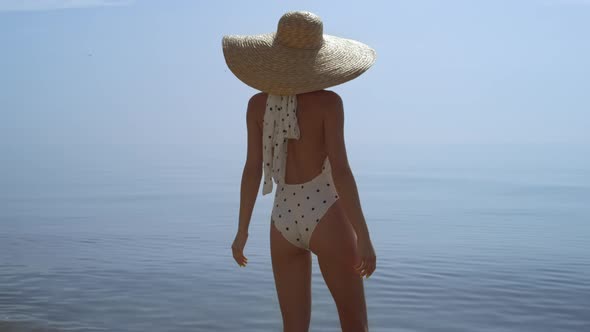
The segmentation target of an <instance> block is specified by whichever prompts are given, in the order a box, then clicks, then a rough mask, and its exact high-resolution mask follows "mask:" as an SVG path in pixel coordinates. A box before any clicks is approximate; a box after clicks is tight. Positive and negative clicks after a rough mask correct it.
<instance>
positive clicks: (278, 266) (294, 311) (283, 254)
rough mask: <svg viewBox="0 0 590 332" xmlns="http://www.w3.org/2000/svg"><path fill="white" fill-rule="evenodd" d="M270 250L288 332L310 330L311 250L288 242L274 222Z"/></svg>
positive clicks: (271, 230)
mask: <svg viewBox="0 0 590 332" xmlns="http://www.w3.org/2000/svg"><path fill="white" fill-rule="evenodd" d="M270 228H271V229H270V251H271V261H272V269H273V274H274V279H275V286H276V290H277V295H278V299H279V304H280V307H281V314H282V316H283V324H284V327H285V329H284V330H285V331H307V329H308V328H309V323H310V319H311V252H309V251H307V250H305V249H301V248H298V247H296V246H295V245H293V244H292V243H290V242H289V241H287V239H285V238H284V237H283V235H282V234H281V233H280V232H279V231H278V229H277V228H276V227H275V226H274V224H273V223H271V226H270Z"/></svg>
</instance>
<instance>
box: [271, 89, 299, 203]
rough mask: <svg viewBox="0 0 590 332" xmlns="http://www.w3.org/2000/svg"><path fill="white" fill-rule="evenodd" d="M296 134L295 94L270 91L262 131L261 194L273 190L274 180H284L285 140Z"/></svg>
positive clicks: (297, 128) (286, 142)
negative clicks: (275, 93) (262, 176)
mask: <svg viewBox="0 0 590 332" xmlns="http://www.w3.org/2000/svg"><path fill="white" fill-rule="evenodd" d="M299 137H300V132H299V124H298V122H297V95H288V96H281V95H272V94H269V95H268V98H267V100H266V109H265V111H264V124H263V131H262V145H263V150H262V159H263V160H262V161H263V170H264V186H263V188H262V194H263V195H266V194H268V193H270V192H272V189H273V179H274V181H276V183H277V185H278V184H281V183H283V182H284V178H285V170H286V167H287V146H288V139H299Z"/></svg>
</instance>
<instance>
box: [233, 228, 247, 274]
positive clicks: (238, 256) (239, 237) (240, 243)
mask: <svg viewBox="0 0 590 332" xmlns="http://www.w3.org/2000/svg"><path fill="white" fill-rule="evenodd" d="M247 240H248V232H246V231H238V233H237V234H236V238H235V239H234V243H232V245H231V250H232V253H233V255H234V259H235V260H236V263H238V265H239V266H242V267H244V266H246V264H247V263H248V258H246V256H244V247H245V246H246V241H247Z"/></svg>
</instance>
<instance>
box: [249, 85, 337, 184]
mask: <svg viewBox="0 0 590 332" xmlns="http://www.w3.org/2000/svg"><path fill="white" fill-rule="evenodd" d="M267 96H268V95H267V94H266V93H259V94H257V95H255V96H254V97H253V99H254V101H253V102H255V103H256V105H254V107H256V109H257V122H258V123H259V125H260V127H261V128H262V124H263V122H264V109H265V105H266V104H265V103H266V98H267ZM338 98H340V97H338V95H337V94H336V93H335V92H332V91H327V90H318V91H313V92H308V93H303V94H299V95H297V122H298V124H299V132H300V137H299V139H289V140H288V143H287V144H288V145H287V161H286V162H287V168H286V170H285V183H286V184H296V183H304V182H307V181H309V180H311V179H313V178H314V177H315V176H317V175H318V174H319V173H320V172H321V170H322V164H323V162H324V159H325V158H326V155H327V151H326V144H325V131H324V121H325V119H326V117H327V115H328V113H329V111H330V109H331V108H332V109H333V108H334V105H335V100H337V99H338ZM258 111H259V112H258Z"/></svg>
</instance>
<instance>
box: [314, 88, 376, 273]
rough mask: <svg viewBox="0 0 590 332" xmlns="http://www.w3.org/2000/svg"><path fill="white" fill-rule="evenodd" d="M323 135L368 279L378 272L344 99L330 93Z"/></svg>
mask: <svg viewBox="0 0 590 332" xmlns="http://www.w3.org/2000/svg"><path fill="white" fill-rule="evenodd" d="M324 135H325V143H326V150H327V151H326V152H327V154H328V158H329V159H330V165H331V166H332V178H333V179H334V185H335V186H336V190H337V191H338V195H339V199H341V200H342V203H343V204H342V206H343V208H344V212H345V214H346V217H347V218H348V220H349V221H350V223H351V224H352V227H353V228H354V230H355V232H356V234H357V237H358V239H357V242H358V245H359V251H360V254H361V259H362V262H361V268H362V269H363V270H364V271H363V272H361V276H362V275H366V276H367V277H368V276H370V275H371V274H372V273H373V270H374V269H375V261H376V258H375V252H374V250H373V245H372V243H371V238H370V235H369V229H368V227H367V223H366V221H365V217H364V215H363V210H362V208H361V203H360V198H359V194H358V189H357V186H356V181H355V179H354V175H353V174H352V170H351V169H350V165H349V164H348V157H347V154H346V146H345V143H344V107H343V105H342V99H341V98H340V96H338V94H336V93H334V92H331V93H330V97H329V105H327V108H326V116H325V118H324Z"/></svg>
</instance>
